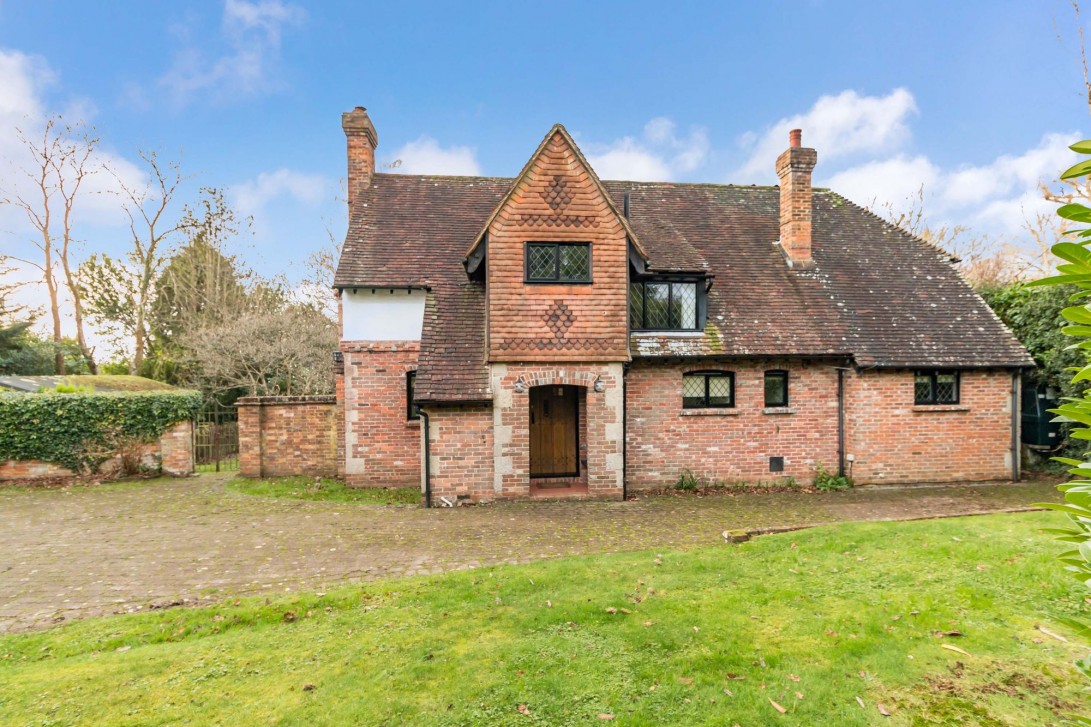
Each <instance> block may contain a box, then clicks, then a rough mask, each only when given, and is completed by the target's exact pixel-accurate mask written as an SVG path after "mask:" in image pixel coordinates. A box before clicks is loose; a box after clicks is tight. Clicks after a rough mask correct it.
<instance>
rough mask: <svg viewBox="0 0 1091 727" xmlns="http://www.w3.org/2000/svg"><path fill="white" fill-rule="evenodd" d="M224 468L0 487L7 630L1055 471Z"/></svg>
mask: <svg viewBox="0 0 1091 727" xmlns="http://www.w3.org/2000/svg"><path fill="white" fill-rule="evenodd" d="M223 483H224V477H223V476H222V475H204V476H200V477H194V478H190V479H184V480H173V481H169V480H168V481H158V482H151V483H135V484H127V485H109V486H101V487H97V488H94V487H80V488H69V489H55V490H48V489H11V488H8V489H3V490H0V631H6V630H15V629H22V628H32V627H35V626H44V625H48V624H51V623H57V622H60V621H63V620H66V619H73V618H80V617H85V616H92V615H101V614H108V613H121V612H128V611H135V610H141V609H144V608H148V607H149V606H150V605H156V606H163V605H169V604H171V603H174V602H177V601H183V600H187V599H188V600H190V601H192V600H194V599H200V600H205V599H214V598H218V597H223V596H224V595H226V594H237V593H254V592H267V593H274V592H284V591H293V590H298V589H300V588H302V587H309V588H314V589H321V588H323V587H325V586H326V585H327V584H333V583H337V582H340V581H344V580H346V579H360V578H380V577H384V576H398V575H403V574H413V573H434V572H439V571H445V570H453V569H458V568H468V567H473V566H479V565H488V564H496V563H519V562H525V561H530V560H536V559H541V558H553V557H557V556H562V555H575V554H583V553H601V552H618V551H624V550H638V549H645V548H685V547H690V546H695V545H703V544H711V543H720V542H723V539H722V537H721V533H722V532H723V531H724V530H729V529H739V528H741V529H750V530H753V529H759V528H771V527H798V526H804V525H812V524H820V523H829V522H837V521H844V520H880V519H908V518H918V517H930V516H936V515H953V514H967V513H976V512H983V511H993V510H1003V509H1010V508H1019V507H1025V506H1027V505H1028V504H1029V503H1032V502H1037V501H1041V500H1044V499H1056V497H1057V494H1056V492H1055V490H1054V488H1053V484H1052V483H1048V482H1036V483H1021V484H1006V485H961V486H955V487H931V488H860V489H857V490H852V491H849V492H842V493H824V494H817V495H805V494H798V493H772V494H749V495H730V496H728V495H718V496H712V497H694V496H684V497H673V496H662V497H651V498H644V499H640V500H637V501H630V502H609V503H605V502H520V503H506V504H500V505H493V506H488V507H474V508H459V509H457V510H441V509H433V510H425V509H421V508H414V507H378V506H369V505H352V504H341V503H338V504H330V503H316V502H292V501H288V500H271V499H264V498H257V497H250V496H246V495H240V494H235V493H230V492H226V491H225V490H224V486H223Z"/></svg>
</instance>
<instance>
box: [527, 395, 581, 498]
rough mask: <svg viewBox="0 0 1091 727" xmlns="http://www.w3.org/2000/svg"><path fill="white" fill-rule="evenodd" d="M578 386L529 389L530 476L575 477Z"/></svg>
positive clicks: (577, 470) (578, 426) (577, 450)
mask: <svg viewBox="0 0 1091 727" xmlns="http://www.w3.org/2000/svg"><path fill="white" fill-rule="evenodd" d="M579 391H580V390H579V387H578V386H536V387H534V388H533V389H531V390H530V476H531V477H576V476H578V475H579V474H580V464H579V451H580V443H579V429H580V409H579Z"/></svg>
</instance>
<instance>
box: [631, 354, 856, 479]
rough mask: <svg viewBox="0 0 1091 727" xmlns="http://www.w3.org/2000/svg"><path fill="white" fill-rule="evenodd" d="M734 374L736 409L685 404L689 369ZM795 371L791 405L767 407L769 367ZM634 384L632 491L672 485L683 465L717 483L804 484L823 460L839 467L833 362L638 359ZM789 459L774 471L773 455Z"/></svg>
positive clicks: (791, 379)
mask: <svg viewBox="0 0 1091 727" xmlns="http://www.w3.org/2000/svg"><path fill="white" fill-rule="evenodd" d="M714 369H715V370H724V371H733V372H734V373H735V408H734V409H729V410H714V409H683V408H682V374H683V373H684V372H686V371H698V370H714ZM769 369H786V370H788V371H789V404H790V406H789V408H788V410H787V411H788V412H791V413H766V412H767V411H768V412H774V411H778V412H783V411H784V410H766V409H765V371H766V370H769ZM625 382H626V387H627V406H628V420H627V433H628V434H627V451H626V473H627V480H628V486H629V488H630V489H634V490H639V489H647V488H657V487H668V486H672V485H674V483H675V482H677V480H678V477H679V475H680V474H681V472H682V470H683V469H684V468H689V469H690V470H692V471H693V473H694V475H696V476H698V477H705V478H709V479H711V480H723V481H728V482H730V481H734V480H745V481H751V482H752V481H757V480H765V481H770V480H772V479H775V478H777V477H783V476H791V477H794V478H796V479H797V480H798V481H799V482H801V483H809V482H811V480H812V479H813V477H814V467H815V465H816V464H819V463H821V464H822V465H824V466H825V467H826V468H827V469H829V470H831V471H833V472H836V471H837V373H836V371H835V370H834V369H833V368H832V366H831V365H829V364H826V365H822V364H817V363H816V364H801V363H799V362H795V363H790V362H786V361H768V362H762V363H754V362H739V361H719V362H709V361H703V362H691V363H661V362H648V361H640V360H638V361H636V362H634V364H633V366H632V368H631V369H630V370H629V374H628V376H627V377H626V379H625ZM770 457H784V472H783V473H779V474H778V473H770V472H769V458H770Z"/></svg>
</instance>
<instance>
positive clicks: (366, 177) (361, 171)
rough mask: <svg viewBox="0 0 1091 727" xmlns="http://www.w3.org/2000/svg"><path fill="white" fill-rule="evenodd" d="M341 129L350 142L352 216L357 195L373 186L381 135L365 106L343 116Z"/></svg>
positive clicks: (349, 195)
mask: <svg viewBox="0 0 1091 727" xmlns="http://www.w3.org/2000/svg"><path fill="white" fill-rule="evenodd" d="M341 128H342V129H344V130H345V139H346V141H347V142H348V188H347V190H346V191H347V192H348V201H349V214H352V203H353V202H354V201H355V200H356V195H357V194H358V193H359V192H360V190H361V189H367V188H368V187H369V186H370V185H371V175H373V174H375V147H377V146H379V134H378V133H377V132H376V131H375V125H374V124H372V123H371V119H370V118H368V115H367V109H365V108H364V107H363V106H357V107H356V108H354V109H353V110H352V111H349V112H347V113H343V114H341Z"/></svg>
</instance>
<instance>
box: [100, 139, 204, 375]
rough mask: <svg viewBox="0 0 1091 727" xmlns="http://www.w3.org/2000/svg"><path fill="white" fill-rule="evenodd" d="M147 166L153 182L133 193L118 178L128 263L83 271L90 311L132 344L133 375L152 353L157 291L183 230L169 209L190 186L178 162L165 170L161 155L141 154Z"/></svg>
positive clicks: (107, 261) (105, 260)
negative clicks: (150, 337) (149, 350)
mask: <svg viewBox="0 0 1091 727" xmlns="http://www.w3.org/2000/svg"><path fill="white" fill-rule="evenodd" d="M139 154H140V158H141V159H142V160H143V161H144V163H145V165H147V168H148V171H149V173H150V177H149V181H148V183H147V184H146V185H144V186H143V187H139V188H137V187H132V186H130V185H129V184H128V183H126V182H125V181H124V180H123V179H121V178H120V177H119V176H118V175H117V173H116V172H114V171H113V170H109V171H110V172H111V174H113V176H114V178H115V179H116V180H117V190H118V194H119V195H120V197H121V199H122V208H123V209H124V211H125V214H126V216H127V217H128V219H129V235H130V242H131V244H132V247H131V249H130V250H129V252H128V253H127V254H126V258H127V261H126V263H127V264H126V263H123V262H120V261H118V260H114V259H113V258H110V257H109V256H107V255H93V256H92V257H91V258H90V259H88V261H87V262H86V263H84V265H83V266H82V267H81V273H80V275H81V278H82V282H83V290H84V292H85V293H86V296H87V300H88V310H89V312H90V313H91V316H92V318H93V319H94V320H95V322H96V323H98V324H99V325H100V326H102V327H103V328H105V329H106V330H107V331H109V332H111V333H112V334H113V335H114V337H115V338H118V339H124V338H128V339H130V340H131V342H132V357H131V358H130V359H129V372H130V373H134V374H135V373H136V372H137V371H139V369H140V366H141V364H142V363H143V362H144V356H145V354H146V352H147V348H148V334H149V332H148V321H149V317H150V314H151V308H152V304H153V303H154V301H155V285H156V281H157V280H158V278H159V275H160V273H161V272H162V269H163V265H164V263H165V262H166V260H167V258H168V257H169V254H168V253H169V250H168V245H169V243H170V239H171V237H172V236H173V235H174V234H175V233H176V232H177V231H178V230H179V229H180V228H181V226H182V221H181V219H179V218H174V219H171V218H170V217H169V214H168V213H169V209H170V207H171V204H172V202H173V201H174V199H175V196H176V194H177V191H178V188H179V187H180V186H181V184H182V182H183V181H184V177H183V176H182V174H181V171H180V165H179V163H178V162H167V163H166V164H164V163H163V162H161V161H160V160H159V157H158V155H157V154H156V152H154V151H152V152H145V151H141V152H139Z"/></svg>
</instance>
